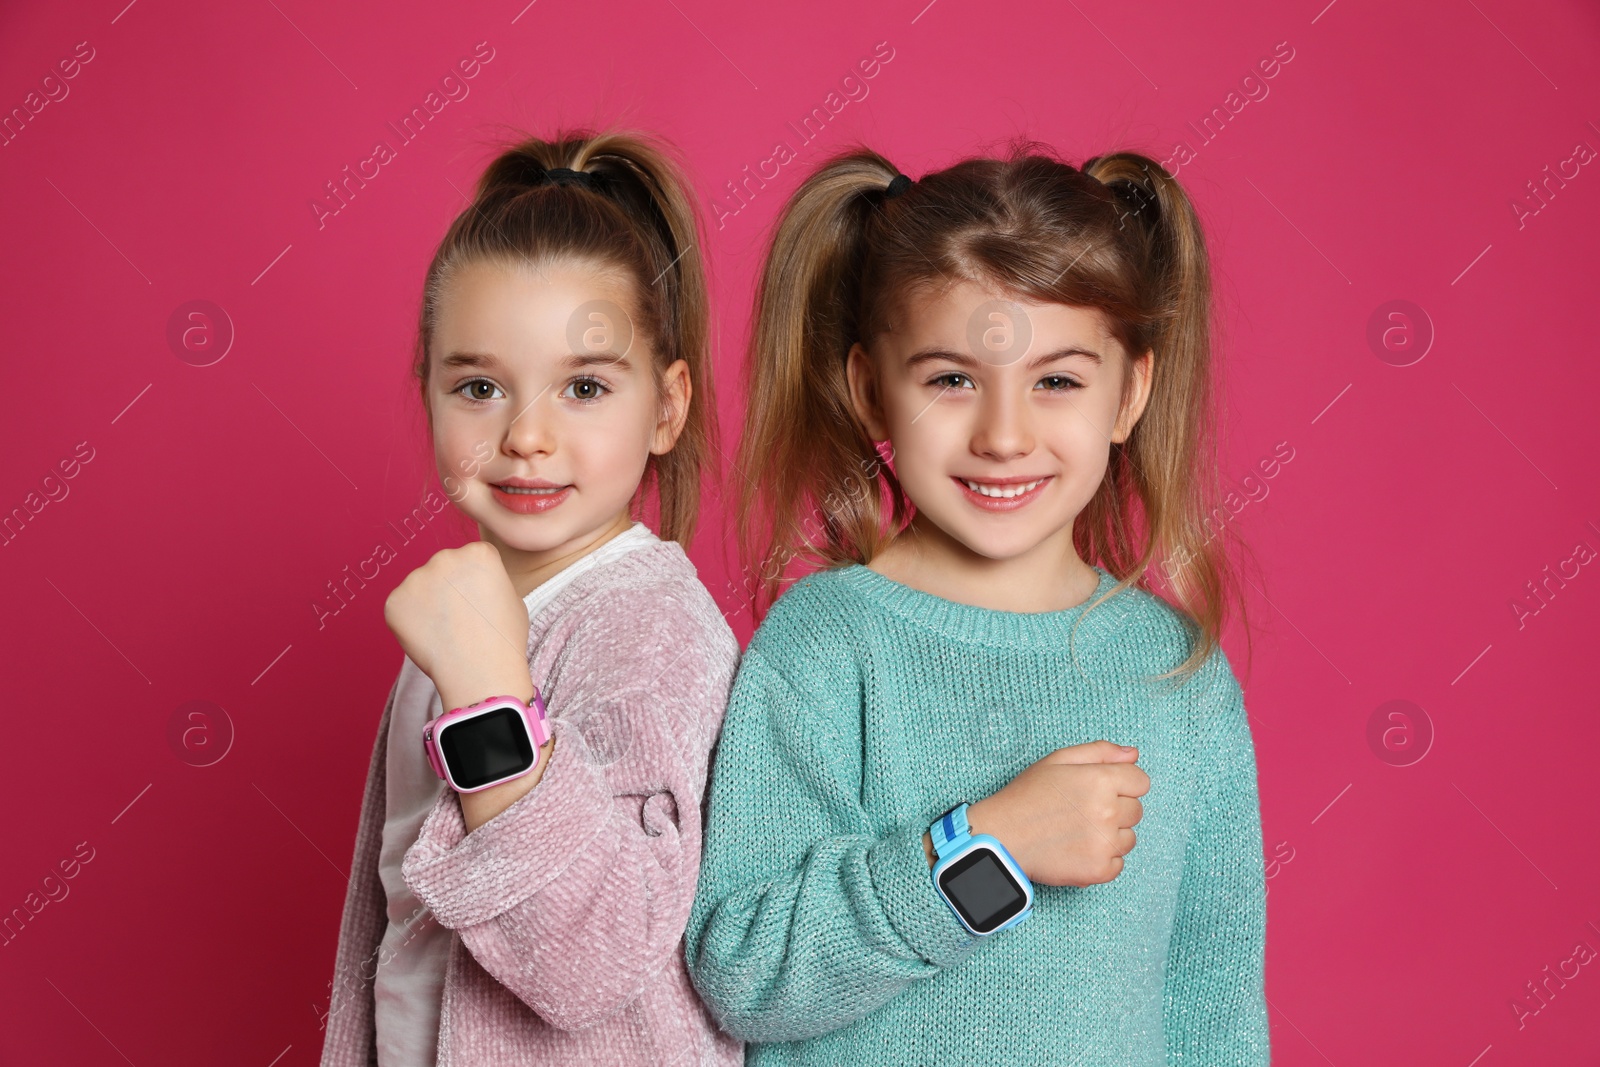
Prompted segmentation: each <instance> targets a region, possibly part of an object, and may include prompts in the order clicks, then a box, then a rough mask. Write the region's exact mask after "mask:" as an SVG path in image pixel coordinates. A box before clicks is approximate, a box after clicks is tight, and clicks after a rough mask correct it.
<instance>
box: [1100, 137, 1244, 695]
mask: <svg viewBox="0 0 1600 1067" xmlns="http://www.w3.org/2000/svg"><path fill="white" fill-rule="evenodd" d="M1083 171H1084V173H1086V174H1088V175H1090V176H1091V177H1093V178H1096V179H1098V180H1099V181H1100V182H1101V183H1102V184H1103V185H1105V186H1106V189H1107V191H1108V192H1109V193H1110V194H1111V196H1112V200H1111V207H1112V209H1113V211H1114V212H1115V215H1116V219H1117V227H1118V230H1119V232H1123V233H1125V234H1126V237H1127V239H1128V241H1129V242H1130V248H1131V249H1132V250H1133V251H1132V252H1131V255H1130V258H1131V259H1132V261H1133V262H1134V263H1135V264H1136V265H1137V266H1138V268H1139V269H1138V271H1137V273H1138V275H1139V276H1140V277H1141V278H1142V279H1143V284H1144V285H1145V286H1146V287H1147V292H1146V293H1144V294H1142V297H1141V301H1140V302H1141V303H1144V304H1145V305H1146V306H1147V307H1148V308H1150V309H1151V313H1150V314H1149V316H1148V320H1147V321H1148V333H1147V339H1148V343H1149V346H1150V348H1151V350H1152V351H1153V352H1154V353H1155V355H1154V362H1153V367H1152V370H1153V373H1154V379H1155V381H1154V384H1153V388H1152V391H1151V394H1150V399H1149V401H1148V403H1147V404H1146V407H1145V410H1144V414H1143V416H1142V417H1141V418H1140V419H1139V422H1138V424H1137V425H1136V426H1135V427H1134V430H1133V433H1132V434H1131V435H1130V436H1129V438H1128V440H1127V441H1126V442H1124V443H1123V444H1121V445H1113V447H1112V455H1111V464H1110V466H1109V467H1108V469H1107V473H1106V480H1105V482H1104V483H1103V484H1102V487H1101V492H1100V493H1098V494H1096V496H1095V498H1094V500H1093V501H1092V502H1091V504H1090V505H1089V506H1088V507H1087V508H1086V509H1085V510H1084V513H1083V515H1082V516H1080V518H1079V526H1078V529H1077V530H1076V531H1075V539H1076V543H1077V544H1078V547H1079V549H1080V551H1081V552H1084V553H1086V555H1084V557H1083V558H1085V559H1097V558H1098V559H1104V560H1106V561H1107V564H1106V566H1107V569H1108V570H1111V571H1113V573H1116V574H1119V575H1137V576H1139V577H1141V578H1142V577H1143V576H1144V574H1145V572H1146V570H1147V569H1148V568H1150V567H1152V566H1156V568H1157V570H1158V572H1159V574H1160V576H1161V578H1162V580H1163V582H1164V584H1165V585H1166V586H1167V588H1168V589H1169V590H1170V594H1171V596H1172V598H1173V600H1174V601H1175V602H1176V604H1177V606H1178V607H1180V608H1182V609H1183V611H1184V612H1185V613H1186V614H1187V615H1188V616H1189V617H1190V618H1191V620H1192V621H1193V622H1194V623H1195V624H1196V625H1195V627H1194V630H1195V631H1196V634H1195V636H1196V638H1197V641H1196V642H1195V643H1194V645H1193V647H1192V651H1191V652H1190V655H1189V657H1188V658H1187V659H1186V660H1184V662H1183V663H1182V664H1180V665H1179V667H1178V668H1177V669H1176V670H1175V671H1174V672H1173V673H1175V674H1176V673H1183V674H1187V673H1189V672H1190V671H1192V670H1194V669H1195V668H1197V667H1199V665H1200V664H1201V663H1203V662H1204V661H1205V659H1206V658H1207V657H1208V656H1209V655H1210V654H1211V652H1212V651H1213V649H1214V648H1215V647H1216V646H1217V644H1218V643H1219V638H1220V633H1221V629H1222V622H1223V616H1224V615H1225V613H1226V608H1227V603H1226V601H1227V598H1228V589H1229V586H1230V583H1231V581H1232V579H1233V575H1232V573H1231V570H1230V567H1231V564H1230V559H1231V557H1230V555H1229V553H1228V552H1227V551H1226V547H1225V545H1224V540H1223V538H1221V537H1218V536H1216V533H1217V532H1220V531H1212V532H1209V533H1208V531H1207V525H1208V522H1211V521H1214V520H1215V518H1216V515H1217V513H1218V511H1219V510H1220V502H1221V501H1222V499H1223V491H1222V487H1221V484H1220V476H1219V463H1218V442H1217V427H1216V421H1215V416H1216V410H1215V401H1216V393H1215V389H1214V371H1213V366H1212V352H1213V338H1212V317H1211V301H1212V279H1211V265H1210V257H1209V255H1208V253H1207V250H1206V241H1205V235H1204V231H1203V230H1202V228H1201V224H1200V218H1199V216H1198V214H1197V213H1196V211H1195V208H1194V204H1193V203H1192V202H1191V201H1190V199H1189V197H1188V194H1186V193H1185V192H1184V190H1183V187H1182V186H1181V185H1179V184H1178V182H1177V181H1176V179H1174V178H1173V177H1172V176H1171V175H1170V174H1169V173H1167V171H1166V170H1165V169H1164V168H1163V167H1162V166H1161V165H1160V164H1159V163H1157V162H1156V161H1155V160H1153V159H1150V158H1148V157H1146V156H1143V155H1140V154H1138V153H1135V152H1116V153H1112V154H1109V155H1104V156H1099V157H1096V158H1094V159H1090V160H1088V161H1087V162H1086V163H1084V165H1083ZM1135 500H1136V501H1137V502H1138V503H1139V504H1140V505H1141V506H1142V507H1141V510H1142V516H1143V523H1142V526H1143V529H1142V530H1140V531H1138V534H1139V536H1138V537H1137V538H1136V537H1135V536H1134V531H1133V530H1131V529H1130V526H1129V524H1128V523H1127V522H1126V521H1124V516H1126V515H1127V514H1128V513H1129V512H1130V511H1131V510H1132V508H1131V506H1130V505H1132V504H1133V503H1134V502H1135ZM1239 607H1240V611H1241V612H1243V611H1244V604H1243V602H1242V600H1241V602H1240V604H1239ZM1245 631H1246V635H1247V636H1248V633H1249V626H1248V624H1247V625H1246V627H1245Z"/></svg>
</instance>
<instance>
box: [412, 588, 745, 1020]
mask: <svg viewBox="0 0 1600 1067" xmlns="http://www.w3.org/2000/svg"><path fill="white" fill-rule="evenodd" d="M670 606H671V605H670V604H665V605H662V608H663V609H664V610H661V611H652V610H648V609H647V610H645V611H643V612H641V611H640V610H639V604H638V603H635V604H633V605H632V606H631V608H630V607H626V606H623V605H622V603H621V601H614V602H613V603H612V605H611V609H610V610H607V608H606V607H604V606H602V605H594V606H592V609H591V614H590V616H589V618H588V619H586V620H585V622H584V623H582V624H580V626H579V627H578V629H577V630H576V631H575V632H574V634H573V636H572V637H571V638H570V639H569V641H568V643H567V645H566V647H565V648H564V650H563V653H562V656H563V659H564V660H565V662H566V664H567V666H566V667H565V668H564V669H563V674H562V677H561V679H560V682H559V684H557V685H553V686H552V687H551V688H550V689H549V691H548V693H547V694H546V696H547V702H546V705H547V710H548V711H549V713H550V717H551V730H552V733H553V734H554V737H555V747H554V749H553V751H552V752H551V755H550V759H549V762H548V763H547V764H546V766H545V772H544V775H543V776H542V777H541V778H540V780H539V783H538V784H537V785H536V786H534V787H533V789H531V790H530V791H529V792H527V793H526V794H524V795H523V796H522V797H520V798H518V800H517V801H516V802H515V803H513V804H512V805H511V806H510V807H508V808H506V809H505V810H504V811H502V812H501V813H500V814H498V815H496V816H495V817H494V818H492V819H490V820H489V821H488V822H486V823H484V824H483V825H481V826H479V827H478V828H477V829H476V830H474V831H472V832H471V833H467V831H466V823H465V821H464V820H463V818H462V814H461V804H460V801H459V800H458V799H457V798H456V794H455V793H454V792H451V791H448V790H447V791H446V792H445V793H444V794H443V795H442V796H441V797H440V798H439V801H438V802H437V803H436V804H435V805H434V808H433V810H432V811H431V812H430V813H429V814H428V817H427V819H426V821H425V822H424V823H423V826H422V830H421V832H420V834H419V835H418V839H417V842H416V843H415V844H414V845H413V846H412V847H411V849H410V850H409V851H408V852H407V853H406V858H405V861H404V863H403V865H402V868H401V873H402V875H403V877H404V878H405V880H406V884H407V885H409V886H410V887H411V889H412V891H413V892H415V893H416V894H417V897H418V898H419V899H420V900H422V902H423V903H425V904H427V905H428V907H429V908H431V909H432V910H433V913H434V916H435V918H436V919H437V920H438V921H439V923H440V924H441V925H443V926H445V927H448V928H450V929H452V930H454V931H456V932H457V934H459V935H460V937H461V941H462V943H463V944H464V945H465V946H466V948H467V949H468V950H469V951H470V952H471V953H472V955H473V957H474V958H475V959H476V960H477V962H478V963H479V965H481V966H482V967H483V968H484V970H485V971H487V972H488V973H489V974H490V975H491V976H493V977H494V978H495V980H496V981H498V982H499V983H500V984H501V985H503V986H504V987H505V988H506V989H508V990H509V991H510V992H511V993H512V994H514V995H515V996H516V997H518V998H519V999H520V1000H522V1001H523V1002H524V1003H525V1004H527V1005H528V1007H530V1008H531V1009H532V1010H533V1011H535V1012H537V1013H538V1014H539V1016H540V1017H541V1018H543V1019H544V1020H545V1021H546V1022H547V1023H549V1024H550V1025H551V1026H554V1027H557V1028H559V1029H563V1030H577V1029H582V1028H584V1027H588V1026H592V1025H594V1024H595V1023H597V1022H600V1021H601V1020H603V1019H605V1018H607V1017H608V1016H610V1015H612V1014H614V1013H615V1012H617V1011H619V1010H621V1009H622V1008H623V1007H625V1006H626V1005H627V1004H628V1003H629V1002H630V1001H632V1000H633V999H634V998H635V997H637V996H638V995H639V993H640V992H641V991H642V989H643V988H644V986H645V985H646V984H647V983H648V981H649V980H650V979H651V978H652V977H653V976H654V975H655V974H656V973H657V972H658V971H659V970H660V969H661V968H662V967H663V966H665V965H666V963H667V961H668V960H670V959H671V958H672V956H673V954H674V953H676V952H677V951H679V944H680V941H681V938H682V935H683V924H684V921H685V919H686V917H687V915H688V910H689V904H690V901H691V899H692V897H693V895H694V889H695V882H696V878H697V875H698V867H699V853H700V800H701V793H702V789H703V784H704V776H705V753H704V749H705V748H707V747H708V746H709V745H710V743H711V740H712V738H711V737H710V736H707V731H708V729H709V728H710V727H711V726H714V725H715V723H716V721H718V720H719V719H720V715H721V712H722V709H723V706H724V703H725V701H726V698H727V689H728V684H729V680H730V678H731V675H732V672H733V663H734V660H735V659H736V657H737V653H738V646H737V643H736V642H734V641H733V638H732V635H731V634H730V635H728V644H729V645H730V646H731V647H730V648H727V649H724V648H723V647H722V646H721V645H720V644H715V643H714V642H713V641H712V640H711V638H710V637H709V636H707V635H704V634H702V633H688V632H685V631H686V630H687V629H689V628H686V627H682V626H674V622H673V619H672V618H671V617H670V614H669V610H665V609H670Z"/></svg>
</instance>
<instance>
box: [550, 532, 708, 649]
mask: <svg viewBox="0 0 1600 1067" xmlns="http://www.w3.org/2000/svg"><path fill="white" fill-rule="evenodd" d="M680 559H681V560H683V561H684V562H687V561H688V556H687V555H686V554H685V553H684V551H683V546H682V545H680V544H678V542H676V541H668V540H666V539H659V540H656V541H653V542H651V543H650V544H646V545H640V546H639V547H637V548H634V549H632V550H631V551H629V552H626V553H624V554H623V555H621V556H618V557H617V558H616V559H612V560H608V561H606V562H605V563H604V564H602V565H600V566H598V567H590V568H588V569H587V570H585V571H584V573H582V574H580V575H578V576H577V577H576V578H573V579H572V581H570V582H568V583H567V587H566V588H565V589H563V590H561V591H560V592H559V593H557V594H556V595H555V596H554V597H552V598H551V599H550V600H549V601H548V602H547V603H545V604H544V605H543V606H541V607H540V608H539V609H538V610H537V611H536V612H534V614H533V615H532V616H531V617H530V618H529V619H528V625H529V643H530V646H531V644H532V640H533V638H532V635H533V634H535V633H538V632H540V631H541V630H543V629H544V628H545V626H548V624H549V623H551V622H554V621H555V620H556V619H557V618H559V617H560V616H561V615H563V614H565V613H566V611H567V610H568V609H569V608H570V607H571V606H572V605H573V604H575V603H576V602H578V601H580V600H583V599H584V598H585V597H587V596H588V595H589V594H590V593H593V592H596V591H598V590H599V589H601V588H604V587H605V586H608V585H612V584H616V583H619V582H621V581H624V580H626V579H627V578H629V577H630V576H632V575H633V573H634V572H636V571H637V572H642V573H644V574H647V575H648V574H652V573H653V574H657V575H659V574H660V573H661V572H662V569H663V566H665V567H668V568H670V567H672V566H673V565H674V564H677V563H678V561H679V560H680ZM692 566H693V565H692V564H691V568H692ZM541 620H542V621H543V623H542V624H541Z"/></svg>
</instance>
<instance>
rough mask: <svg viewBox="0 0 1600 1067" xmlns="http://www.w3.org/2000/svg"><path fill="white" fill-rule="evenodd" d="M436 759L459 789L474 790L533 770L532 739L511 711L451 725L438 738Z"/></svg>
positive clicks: (498, 709)
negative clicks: (530, 769) (444, 767)
mask: <svg viewBox="0 0 1600 1067" xmlns="http://www.w3.org/2000/svg"><path fill="white" fill-rule="evenodd" d="M439 755H440V756H442V757H443V758H444V762H445V764H446V766H448V767H449V769H450V777H451V778H453V779H454V780H455V783H456V786H457V787H458V788H460V789H477V788H479V787H480V786H484V785H487V784H488V783H490V782H493V781H495V780H496V779H499V778H505V777H507V776H509V775H513V774H516V773H517V772H518V771H525V770H527V769H529V768H530V767H532V766H533V764H534V755H533V739H532V738H530V737H529V736H528V728H527V727H526V726H525V725H523V722H522V716H521V715H519V714H517V709H516V708H513V707H499V708H495V709H493V710H492V711H488V712H485V713H484V714H482V715H474V716H473V717H472V718H470V719H463V720H461V721H460V722H454V723H451V724H450V725H448V726H446V727H445V728H444V732H443V733H441V734H440V735H439Z"/></svg>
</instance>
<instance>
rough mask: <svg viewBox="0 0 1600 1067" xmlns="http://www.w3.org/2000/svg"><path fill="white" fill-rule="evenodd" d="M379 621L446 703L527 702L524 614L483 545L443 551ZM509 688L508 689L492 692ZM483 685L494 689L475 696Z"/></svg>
mask: <svg viewBox="0 0 1600 1067" xmlns="http://www.w3.org/2000/svg"><path fill="white" fill-rule="evenodd" d="M383 621H384V622H385V623H387V624H388V626H389V629H390V630H392V631H394V635H395V637H396V638H397V639H398V640H399V642H400V647H401V648H402V649H404V650H405V653H406V655H407V656H409V657H411V661H412V662H413V663H415V664H416V665H417V666H418V667H420V668H421V669H422V671H423V673H424V674H426V675H427V676H428V677H429V678H431V679H433V684H434V686H435V688H437V689H438V690H439V694H440V696H441V697H442V698H443V699H444V701H445V706H446V707H447V708H448V707H452V706H458V705H453V704H452V703H451V701H462V702H464V703H473V702H475V701H478V700H482V699H484V698H485V697H490V696H502V695H510V696H516V697H518V698H520V699H523V700H526V699H528V697H529V696H531V695H532V693H533V686H532V681H531V679H530V678H529V675H528V661H527V647H528V609H527V607H526V606H525V605H524V604H523V602H522V598H521V597H519V596H518V595H517V591H516V589H515V588H514V587H513V586H512V584H511V577H510V576H509V575H508V574H507V573H506V569H505V565H504V564H503V563H502V562H501V560H500V553H499V552H498V551H497V550H496V549H495V547H494V546H493V545H491V544H489V543H488V542H486V541H474V542H472V543H471V544H467V545H462V546H461V547H460V548H446V549H443V550H441V551H439V552H436V553H434V555H433V557H432V558H431V559H429V560H428V562H426V563H424V564H423V565H422V566H420V567H418V568H417V569H416V570H414V571H412V572H411V573H410V574H408V575H406V578H405V580H404V581H403V582H401V583H400V584H399V585H398V586H396V587H395V590H394V592H392V593H390V594H389V599H388V600H386V601H384V605H383ZM496 685H514V688H512V689H509V690H507V689H493V688H492V687H493V686H496ZM486 687H488V688H489V689H491V690H492V691H485V692H479V690H480V689H485V688H486Z"/></svg>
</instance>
